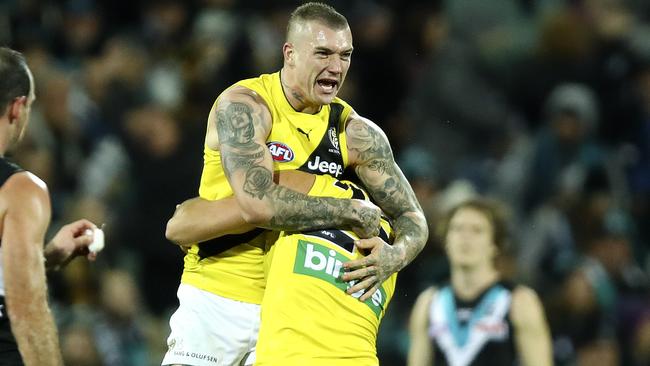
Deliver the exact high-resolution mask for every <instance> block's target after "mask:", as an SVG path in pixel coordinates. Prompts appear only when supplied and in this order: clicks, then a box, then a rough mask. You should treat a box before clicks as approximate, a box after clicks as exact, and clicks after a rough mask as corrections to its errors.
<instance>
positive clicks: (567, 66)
mask: <svg viewBox="0 0 650 366" xmlns="http://www.w3.org/2000/svg"><path fill="white" fill-rule="evenodd" d="M298 3H299V2H296V1H288V0H284V1H273V2H271V1H262V0H257V1H236V0H192V1H189V0H188V1H181V0H131V1H124V0H105V1H102V0H2V1H0V44H2V45H7V46H10V47H12V48H15V49H17V50H20V51H21V52H23V53H24V54H25V55H26V57H27V59H28V62H29V64H30V66H31V68H32V71H33V72H34V75H35V79H36V95H37V100H36V103H35V105H34V112H33V113H32V119H31V127H30V129H29V130H28V136H26V139H25V141H24V142H23V144H22V146H21V148H20V149H19V150H18V151H16V152H15V153H14V154H13V156H12V158H13V159H14V160H15V161H17V162H18V163H19V164H21V165H22V166H24V167H25V168H27V169H29V170H31V171H33V172H34V173H36V174H37V175H39V176H40V177H41V178H43V179H44V180H45V181H46V182H47V183H48V185H49V187H50V193H51V196H52V201H53V225H52V228H58V227H60V225H61V224H62V223H63V222H67V221H69V220H72V219H76V218H80V217H87V218H89V219H91V220H92V221H94V222H96V223H99V224H102V223H103V224H105V226H104V230H105V232H106V237H107V247H106V249H105V250H104V252H102V254H101V256H100V258H99V260H98V261H97V262H96V263H92V264H88V263H86V262H85V261H83V260H76V261H74V262H72V263H71V264H70V265H69V266H68V267H67V268H66V269H65V270H64V271H62V272H60V273H54V274H52V275H51V276H50V280H51V281H50V292H51V294H52V303H53V306H54V310H55V314H56V316H57V321H58V323H59V327H60V328H59V329H60V330H61V337H62V342H61V345H62V348H63V354H64V358H65V360H66V364H67V365H70V366H75V365H79V366H85V365H105V366H119V365H138V366H140V365H157V364H159V363H160V360H161V359H162V354H163V353H164V351H165V350H166V349H165V338H166V336H167V334H168V325H167V321H168V317H169V315H170V314H171V311H172V310H173V309H174V308H175V307H176V306H177V300H176V289H177V286H178V283H179V279H180V274H181V271H182V265H183V262H182V258H183V253H182V252H181V251H180V250H179V249H178V248H177V247H175V246H174V245H172V244H171V243H169V242H168V241H166V239H165V237H164V232H165V230H164V228H165V224H166V221H167V219H168V218H169V217H170V216H171V214H172V213H173V211H174V208H175V205H176V204H178V203H180V202H182V201H183V200H185V199H187V198H189V197H192V196H195V195H196V194H197V189H198V182H199V176H200V173H201V167H202V148H203V134H204V129H205V123H206V118H207V114H208V112H209V110H210V107H211V105H212V103H213V102H214V99H215V98H216V96H217V95H218V94H219V93H220V92H221V91H222V90H223V89H224V88H225V87H227V86H228V85H230V84H231V83H233V82H235V81H237V80H240V79H244V78H248V77H253V76H256V75H258V74H260V73H266V72H273V71H275V70H277V69H279V68H280V67H281V65H282V58H281V56H282V55H281V46H282V43H283V41H284V31H285V26H286V21H287V19H288V16H289V14H290V12H291V10H292V9H293V8H294V7H295V6H296V5H297V4H298ZM328 3H330V4H331V5H333V6H334V7H336V8H337V10H339V11H340V12H341V13H343V14H344V15H346V17H347V18H348V20H349V22H350V25H351V27H352V32H353V36H354V47H355V50H354V55H353V58H352V60H353V61H352V67H351V69H350V72H349V74H348V78H347V80H346V83H345V86H344V88H343V89H342V91H341V95H340V96H341V97H342V98H343V99H345V100H347V101H348V102H350V103H351V104H352V105H353V106H354V107H355V109H356V110H357V111H358V112H359V113H360V114H361V115H363V116H366V117H369V118H370V119H372V120H373V121H375V122H376V123H378V124H379V125H380V126H381V127H382V128H383V129H384V130H385V131H386V132H387V134H388V136H389V139H390V140H391V143H392V145H393V149H394V153H395V156H396V158H397V160H398V161H399V162H400V166H401V167H402V169H403V171H404V173H405V174H406V175H407V177H408V178H409V180H410V181H411V183H412V185H413V187H414V189H415V190H416V193H417V195H418V197H419V199H420V203H421V204H422V206H423V208H424V210H425V212H426V213H427V216H428V220H429V223H430V225H431V233H432V235H431V237H430V240H429V243H428V245H427V247H426V248H425V249H424V251H423V252H422V253H421V254H420V256H419V257H418V258H417V259H416V260H415V261H414V262H413V263H412V264H411V265H410V266H408V267H407V268H406V269H405V270H404V271H402V272H401V274H400V277H399V279H398V285H397V291H396V294H395V297H394V299H393V302H392V304H391V306H390V308H389V311H388V312H387V316H386V318H385V319H384V322H383V324H382V327H381V330H380V335H379V339H378V352H379V357H380V360H381V362H382V365H388V366H390V365H403V364H404V363H405V354H406V350H407V345H408V335H407V329H406V326H407V319H408V315H409V312H410V309H411V307H412V305H413V303H414V301H415V298H416V296H417V294H418V293H419V292H420V291H421V290H423V289H424V288H425V287H427V286H429V285H431V284H436V283H438V284H439V283H442V282H444V281H445V279H446V278H447V276H448V273H447V269H448V264H447V263H446V260H445V256H444V251H443V246H442V245H441V243H440V240H439V238H438V237H437V236H436V235H435V233H436V227H437V222H438V218H439V217H441V216H442V215H443V214H444V212H445V210H446V209H448V208H449V207H451V206H452V205H454V204H456V203H458V202H459V201H461V200H463V199H466V198H469V197H472V196H474V195H478V194H482V195H488V196H490V197H493V198H497V199H499V200H500V201H502V202H504V203H505V204H506V205H507V206H508V208H509V212H510V221H511V224H512V225H511V227H510V231H511V238H512V240H511V241H510V246H509V249H508V250H507V252H506V253H503V255H502V257H501V259H500V268H501V269H502V271H503V275H504V276H505V277H506V278H510V279H513V280H515V281H519V282H521V283H525V284H527V285H529V286H531V287H533V288H534V289H535V290H537V291H538V293H539V294H540V296H541V298H542V300H543V302H544V305H545V308H546V314H547V317H548V319H549V323H550V326H551V331H552V336H553V342H554V343H553V346H554V356H555V360H556V363H557V364H558V365H604V366H607V365H633V366H637V365H639V366H641V365H650V290H649V288H650V281H649V275H650V242H649V240H650V231H649V227H650V214H649V212H648V210H649V193H650V2H648V1H645V0H489V1H477V0H437V1H434V0H430V1H414V0H413V1H397V0H384V1H379V0H375V1H373V0H359V1H343V0H340V1H328Z"/></svg>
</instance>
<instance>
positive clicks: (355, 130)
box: [345, 109, 385, 137]
mask: <svg viewBox="0 0 650 366" xmlns="http://www.w3.org/2000/svg"><path fill="white" fill-rule="evenodd" d="M345 131H346V133H347V134H348V135H352V136H359V137H361V136H365V135H367V134H368V133H369V132H375V133H379V134H381V135H382V136H385V134H384V131H382V129H381V127H379V125H377V124H376V123H375V122H373V121H372V120H371V119H369V118H366V117H364V116H362V115H360V114H359V113H357V112H356V111H355V110H354V109H353V110H352V111H350V115H349V116H348V120H347V123H346V127H345Z"/></svg>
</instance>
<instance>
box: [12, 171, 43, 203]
mask: <svg viewBox="0 0 650 366" xmlns="http://www.w3.org/2000/svg"><path fill="white" fill-rule="evenodd" d="M2 193H3V194H4V195H5V196H7V197H9V198H11V197H16V196H17V197H22V196H25V195H30V196H31V195H36V196H40V195H47V184H45V182H44V181H43V180H42V179H41V178H39V177H38V176H36V175H35V174H33V173H31V172H28V171H20V172H17V173H15V174H13V175H12V176H11V177H9V179H7V181H6V182H5V184H4V185H3V186H2Z"/></svg>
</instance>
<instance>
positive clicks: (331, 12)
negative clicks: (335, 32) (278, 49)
mask: <svg viewBox="0 0 650 366" xmlns="http://www.w3.org/2000/svg"><path fill="white" fill-rule="evenodd" d="M311 20H313V21H319V22H322V23H323V24H325V25H327V26H328V27H331V28H334V29H340V28H345V27H347V26H348V20H347V19H346V18H345V17H344V16H343V15H341V13H339V12H337V11H336V9H334V8H333V7H331V6H329V5H326V4H323V3H315V2H311V3H305V4H302V5H300V6H299V7H297V8H296V9H295V10H294V11H293V12H292V13H291V17H290V18H289V23H288V24H287V39H288V38H289V34H290V33H291V31H292V29H293V27H295V24H297V23H300V22H306V21H311Z"/></svg>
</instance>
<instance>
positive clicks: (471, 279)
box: [451, 266, 499, 300]
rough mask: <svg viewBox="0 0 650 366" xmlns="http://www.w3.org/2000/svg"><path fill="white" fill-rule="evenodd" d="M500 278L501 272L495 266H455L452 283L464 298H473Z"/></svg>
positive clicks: (455, 290) (457, 293)
mask: <svg viewBox="0 0 650 366" xmlns="http://www.w3.org/2000/svg"><path fill="white" fill-rule="evenodd" d="M498 280H499V272H497V270H496V269H495V268H494V267H493V266H480V267H474V268H467V267H464V268H461V267H458V268H453V269H452V271H451V285H452V286H453V287H454V292H455V293H456V295H457V296H458V297H459V298H461V299H463V300H473V299H475V298H476V297H477V296H478V295H480V294H481V292H483V291H484V290H485V289H486V288H488V287H489V286H490V285H492V284H493V283H495V282H496V281H498Z"/></svg>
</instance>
